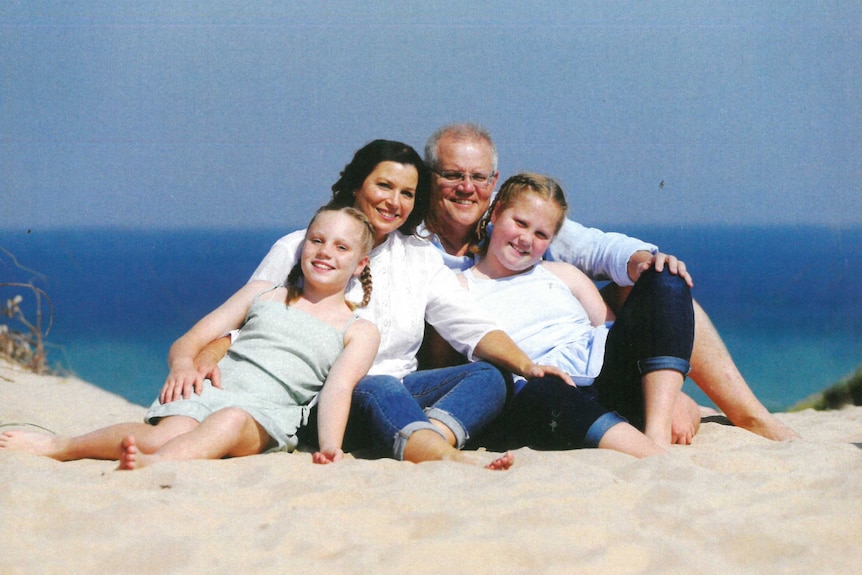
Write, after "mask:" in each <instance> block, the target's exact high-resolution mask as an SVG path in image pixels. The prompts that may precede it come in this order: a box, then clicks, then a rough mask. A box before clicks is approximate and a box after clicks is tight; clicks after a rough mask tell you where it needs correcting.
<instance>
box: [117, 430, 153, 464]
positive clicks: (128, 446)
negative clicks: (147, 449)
mask: <svg viewBox="0 0 862 575" xmlns="http://www.w3.org/2000/svg"><path fill="white" fill-rule="evenodd" d="M150 463H152V458H151V457H150V456H147V455H144V454H143V453H141V452H140V451H138V446H137V445H136V444H135V436H134V435H129V436H126V438H125V439H123V442H122V443H121V444H120V465H119V466H118V467H117V469H140V468H141V467H145V466H147V465H149V464H150Z"/></svg>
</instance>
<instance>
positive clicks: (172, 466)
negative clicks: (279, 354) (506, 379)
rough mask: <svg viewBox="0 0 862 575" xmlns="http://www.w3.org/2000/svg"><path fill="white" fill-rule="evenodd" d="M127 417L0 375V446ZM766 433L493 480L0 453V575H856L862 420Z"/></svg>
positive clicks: (95, 396) (382, 467) (602, 455)
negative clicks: (7, 432) (14, 431)
mask: <svg viewBox="0 0 862 575" xmlns="http://www.w3.org/2000/svg"><path fill="white" fill-rule="evenodd" d="M144 412H145V409H144V408H143V407H141V406H138V405H134V404H131V403H129V402H127V401H125V400H124V399H122V398H120V397H118V396H115V395H112V394H110V393H108V392H105V391H103V390H101V389H99V388H96V387H94V386H92V385H90V384H88V383H86V382H83V381H80V380H77V379H71V378H58V377H49V376H35V375H32V374H29V373H25V372H23V371H20V370H18V369H16V368H13V367H10V366H8V365H6V364H0V424H2V425H4V426H7V427H4V428H2V429H9V428H10V427H9V426H8V424H14V423H19V424H20V423H29V424H35V425H39V426H42V427H45V428H48V429H50V430H53V431H55V432H57V433H62V434H76V433H81V432H84V431H89V430H91V429H93V428H95V427H98V426H103V425H107V424H111V423H116V422H118V421H124V420H133V421H139V420H140V419H141V418H142V417H143V415H144ZM779 418H780V419H781V420H782V421H784V422H785V423H787V424H789V425H790V426H792V427H793V428H795V429H796V430H797V431H798V432H799V433H800V434H801V435H802V436H803V437H804V438H805V439H804V440H803V441H795V442H790V443H775V442H770V441H767V440H765V439H762V438H760V437H757V436H755V435H752V434H751V433H748V432H746V431H743V430H741V429H737V428H734V427H730V426H728V425H724V424H721V423H717V422H706V423H704V424H703V426H702V427H701V431H700V433H699V434H698V435H697V437H696V438H695V441H694V444H693V445H691V446H686V447H683V446H678V447H674V448H673V449H672V451H671V453H670V454H669V455H668V456H664V457H659V458H652V459H647V460H636V459H633V458H631V457H628V456H626V455H622V454H619V453H615V452H610V451H604V450H581V451H570V452H538V451H533V450H530V449H519V450H517V451H516V452H515V455H516V458H517V459H516V463H515V466H514V467H513V468H512V469H511V470H509V471H505V472H493V471H487V470H484V469H480V468H472V467H469V466H465V465H459V464H455V463H440V462H435V463H424V464H420V465H413V464H409V463H400V462H396V461H392V460H367V459H358V458H353V457H349V458H348V459H347V460H345V461H342V462H340V463H338V464H335V465H329V466H317V465H313V464H312V463H311V456H310V454H308V453H302V452H296V453H292V454H287V453H277V454H269V455H260V456H254V457H247V458H240V459H233V460H221V461H188V462H169V463H161V464H157V465H154V466H151V467H147V468H145V469H141V470H137V471H123V472H120V471H114V468H115V466H116V464H115V463H113V462H109V461H93V460H84V461H74V462H68V463H60V462H57V461H54V460H52V459H48V458H44V457H38V456H34V455H29V454H23V453H15V452H8V451H2V452H0V545H2V547H0V549H2V550H0V574H3V575H12V574H27V575H33V574H39V573H63V574H68V573H110V574H115V573H159V574H166V573H207V574H217V573H255V574H264V573H279V574H282V573H327V574H332V573H335V574H337V573H375V574H376V573H578V574H585V575H586V574H591V573H601V574H610V573H612V574H615V575H619V574H626V573H686V574H690V573H722V574H724V573H734V574H740V573H752V574H754V573H756V574H763V573H770V574H774V573H806V574H811V573H817V574H824V573H853V572H856V571H857V570H858V569H859V566H860V565H862V449H860V448H862V407H849V408H845V409H842V410H840V411H832V412H815V411H811V410H808V411H803V412H800V413H788V414H779ZM29 428H30V429H35V428H33V427H29Z"/></svg>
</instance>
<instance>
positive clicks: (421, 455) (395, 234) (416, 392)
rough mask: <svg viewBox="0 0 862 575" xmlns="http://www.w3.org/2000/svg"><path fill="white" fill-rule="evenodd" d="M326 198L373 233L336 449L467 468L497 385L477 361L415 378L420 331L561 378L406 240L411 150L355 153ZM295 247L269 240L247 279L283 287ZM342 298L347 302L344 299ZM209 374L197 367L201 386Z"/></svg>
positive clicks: (502, 391)
mask: <svg viewBox="0 0 862 575" xmlns="http://www.w3.org/2000/svg"><path fill="white" fill-rule="evenodd" d="M332 190H333V197H332V200H331V202H330V204H331V205H339V206H344V205H350V206H353V207H355V208H357V209H358V210H360V211H361V212H363V213H364V214H365V215H366V217H367V218H368V220H369V222H370V223H371V226H372V228H373V229H374V248H373V249H372V252H371V263H370V265H371V268H372V269H373V270H374V295H373V297H372V298H371V302H370V303H369V305H368V306H367V307H366V308H363V309H362V310H361V311H360V312H359V313H360V316H361V317H363V318H365V319H368V320H370V321H372V322H374V323H375V324H376V325H377V327H378V329H379V330H380V336H381V337H380V347H379V349H378V353H377V358H376V359H375V361H374V364H373V365H372V367H371V369H370V370H369V375H367V376H366V377H365V378H363V379H362V380H361V381H360V382H359V384H358V385H357V386H356V389H355V390H354V392H353V402H352V407H351V412H350V420H349V422H348V429H347V433H346V437H345V447H346V448H347V449H348V450H349V449H351V448H357V447H370V448H371V449H372V450H373V451H375V453H382V454H384V455H388V456H391V457H394V458H396V459H404V460H407V461H414V462H418V461H426V460H435V459H449V460H457V461H471V460H472V458H469V457H467V456H466V455H464V454H463V453H461V451H460V450H459V448H460V447H462V446H463V445H464V443H465V442H466V441H467V440H468V439H469V438H470V437H471V436H474V435H476V434H478V433H479V432H480V431H481V430H482V429H483V428H484V427H485V426H487V425H488V424H489V423H490V422H491V421H492V420H493V419H494V418H496V417H497V416H498V415H499V414H500V413H501V411H502V408H503V405H504V403H505V399H506V393H507V390H506V383H505V380H504V377H503V375H502V374H501V373H500V371H499V370H498V369H497V368H496V367H494V366H492V365H490V364H488V363H485V362H483V361H475V362H471V363H468V364H466V365H460V366H456V367H450V368H443V369H436V370H426V371H417V360H416V354H417V352H418V351H419V347H420V345H421V343H422V339H423V336H424V328H425V322H426V321H427V322H428V323H429V324H431V325H433V326H434V327H435V328H436V329H437V331H438V332H439V333H440V335H442V336H443V338H444V339H446V340H447V341H448V342H449V343H450V344H451V345H452V346H453V347H454V348H455V349H457V350H458V351H459V352H461V353H462V354H464V355H465V356H466V357H467V358H469V359H470V360H474V359H477V360H478V359H483V360H488V361H490V362H492V363H494V364H495V365H496V366H497V367H499V368H501V369H503V370H505V371H508V372H513V373H516V374H519V375H524V376H526V377H541V375H543V374H545V373H548V374H553V375H559V376H560V377H562V378H563V379H568V376H566V375H565V374H564V373H562V372H561V371H560V370H558V369H556V368H544V367H542V366H538V365H536V364H534V363H533V362H532V361H531V360H530V359H529V358H528V357H527V356H526V354H524V353H523V352H522V351H521V350H520V349H518V347H517V346H515V344H514V343H513V342H512V340H511V339H510V338H509V337H508V336H507V335H506V334H505V333H503V332H502V331H500V330H499V329H497V327H496V324H495V323H494V322H492V321H490V320H489V319H487V318H486V317H484V316H483V315H481V314H480V313H479V312H478V311H477V310H476V308H475V306H474V305H473V302H472V300H471V299H470V294H469V293H468V292H467V291H466V290H465V289H464V288H463V287H462V286H461V285H460V283H459V282H458V279H457V278H456V277H455V274H454V273H453V272H452V271H451V270H449V269H448V268H447V267H446V266H445V265H444V264H443V260H442V258H441V256H440V253H439V252H438V251H437V249H436V248H435V247H434V246H432V245H431V244H430V243H429V242H428V241H427V240H425V239H423V238H420V237H418V236H417V235H416V234H415V230H416V226H417V225H418V224H419V223H420V222H421V221H422V220H423V219H424V218H425V216H426V212H427V209H428V202H429V195H430V186H429V173H428V170H427V168H426V167H425V164H424V163H423V162H422V159H421V158H420V157H419V155H418V154H417V153H416V152H415V150H413V148H411V147H410V146H407V145H406V144H402V143H400V142H392V141H388V140H375V141H373V142H370V143H369V144H367V145H365V146H364V147H363V148H361V149H360V150H359V151H357V152H356V154H355V155H354V157H353V160H352V161H351V162H350V163H349V164H347V166H346V167H345V168H344V170H343V171H342V172H341V177H340V178H339V180H338V181H337V182H336V183H335V185H333V186H332ZM302 237H303V232H302V231H298V232H294V233H292V234H289V235H287V236H285V237H283V238H281V239H280V240H278V241H277V242H276V243H275V245H273V247H272V248H271V249H270V252H269V253H268V254H267V256H266V257H265V258H264V260H263V262H261V264H260V266H259V267H258V269H257V270H256V271H255V272H254V274H253V275H252V278H251V279H252V280H267V281H271V282H275V283H281V282H283V281H284V278H286V277H287V274H288V271H289V270H290V269H291V267H293V264H294V262H295V261H296V258H297V253H298V252H297V250H298V247H299V245H300V241H301V238H302ZM359 288H360V286H358V285H357V286H354V287H353V288H352V289H357V290H358V289H359ZM348 296H353V297H356V296H354V295H353V294H352V293H351V291H350V290H348ZM214 367H215V365H214V363H212V361H211V360H207V359H206V358H205V357H202V358H201V362H200V364H199V372H200V374H201V377H204V376H205V375H206V374H209V373H210V371H211V370H212V369H213V368H214ZM217 376H218V374H217V373H215V374H213V377H217ZM309 427H314V426H313V425H312V426H309ZM312 433H313V432H312ZM309 439H310V440H311V441H313V440H314V438H313V437H311V438H309ZM511 463H512V456H511V454H508V453H507V454H505V455H503V456H502V457H500V458H499V459H497V460H495V461H493V462H492V463H491V464H490V465H489V467H491V468H493V469H505V468H508V467H509V466H510V465H511Z"/></svg>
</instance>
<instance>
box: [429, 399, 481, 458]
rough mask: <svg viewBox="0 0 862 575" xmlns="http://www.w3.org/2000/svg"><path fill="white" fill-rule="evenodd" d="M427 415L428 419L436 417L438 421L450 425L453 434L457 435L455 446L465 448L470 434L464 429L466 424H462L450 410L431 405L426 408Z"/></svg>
mask: <svg viewBox="0 0 862 575" xmlns="http://www.w3.org/2000/svg"><path fill="white" fill-rule="evenodd" d="M425 417H427V418H428V419H436V420H437V421H439V422H440V423H442V424H443V425H445V426H446V427H448V428H449V429H450V430H451V431H452V434H453V435H454V436H455V447H457V448H458V449H463V448H464V444H465V443H467V440H468V439H470V434H469V433H467V430H466V429H464V426H463V425H461V422H460V421H458V420H457V419H455V418H454V417H453V416H452V414H451V413H449V412H448V411H443V410H442V409H438V408H436V407H429V408H428V409H426V410H425ZM438 431H439V430H438Z"/></svg>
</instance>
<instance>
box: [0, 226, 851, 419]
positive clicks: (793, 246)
mask: <svg viewBox="0 0 862 575" xmlns="http://www.w3.org/2000/svg"><path fill="white" fill-rule="evenodd" d="M287 229H292V228H287ZM619 231H623V232H625V233H628V234H630V235H634V236H636V237H641V238H645V239H649V240H651V241H653V242H655V243H657V244H658V245H659V246H661V247H662V249H663V250H664V251H666V252H669V253H674V254H677V255H679V256H680V257H681V258H682V259H684V260H685V261H686V262H687V263H688V266H689V269H690V270H691V271H692V274H693V276H694V278H695V283H696V285H695V291H694V294H695V297H696V298H697V299H698V301H699V302H700V303H701V305H703V307H704V308H705V309H706V310H707V312H708V313H709V314H710V316H711V317H712V318H713V321H714V322H715V324H716V326H717V327H718V328H719V332H720V333H721V334H722V336H723V338H724V340H725V343H726V344H727V346H728V349H729V350H730V352H731V354H732V355H733V357H734V359H735V360H736V362H737V364H738V366H739V367H740V369H741V371H742V373H743V374H744V375H745V376H746V378H747V380H748V382H749V384H750V385H751V386H752V388H753V389H754V390H755V393H756V394H757V395H758V397H760V398H761V400H762V401H763V402H764V404H765V405H766V406H767V407H768V408H770V409H772V410H781V409H785V408H786V407H788V406H790V405H793V404H794V403H796V402H797V401H799V400H801V399H803V398H805V397H807V396H808V395H810V394H812V393H815V392H817V391H820V390H822V389H823V388H824V387H826V386H828V385H831V384H832V383H834V382H835V381H837V380H838V379H840V378H841V377H842V376H844V375H846V374H848V373H850V372H852V371H853V370H854V369H855V368H856V366H857V365H859V364H860V363H862V266H860V265H859V255H858V254H860V253H862V229H850V230H848V229H828V228H721V227H686V228H653V229H648V230H647V229H624V230H619ZM283 233H284V231H283V230H254V231H252V230H246V231H233V232H208V231H190V232H158V231H154V232H139V231H117V230H100V231H92V230H89V231H84V230H70V231H63V232H39V231H32V232H29V233H28V232H21V233H9V232H4V234H3V238H2V239H0V247H3V248H5V249H7V250H9V251H10V252H12V253H13V254H15V256H16V257H17V259H18V261H19V262H20V263H21V264H22V265H24V266H26V267H27V268H30V269H31V270H35V271H37V272H39V273H40V274H42V275H40V276H34V274H32V273H26V272H22V271H21V270H19V269H16V268H15V267H14V266H13V265H12V263H11V261H10V260H9V258H8V257H7V256H5V255H2V254H0V282H3V281H27V280H29V279H31V278H34V277H35V281H36V283H37V285H39V286H40V287H42V288H43V289H45V290H46V292H47V293H48V294H49V296H50V297H51V300H52V302H53V306H54V327H53V329H52V331H51V333H50V334H49V336H48V342H49V344H50V345H51V347H50V354H49V360H50V361H51V362H52V363H56V362H60V363H62V364H63V365H64V366H65V367H66V368H68V369H70V370H71V371H73V372H74V373H75V374H77V375H78V376H80V377H81V378H83V379H85V380H87V381H90V382H92V383H94V384H96V385H99V386H101V387H103V388H105V389H108V390H110V391H113V392H115V393H118V394H120V395H122V396H124V397H126V398H128V399H130V400H132V401H134V402H136V403H140V404H149V403H150V401H152V399H153V398H154V397H155V396H156V394H157V393H158V390H159V389H160V388H161V384H162V382H163V381H164V378H165V376H166V375H167V371H168V370H167V363H166V358H167V350H168V347H169V346H170V344H171V343H172V342H173V340H174V339H176V338H177V337H179V336H180V335H182V333H183V332H184V331H185V330H187V329H188V328H189V327H191V326H192V325H193V324H194V322H195V321H197V320H198V319H199V318H200V317H202V316H203V315H204V314H205V313H207V312H208V311H210V310H211V309H213V308H214V307H215V306H217V305H218V304H219V303H221V302H222V301H224V299H226V298H227V297H228V296H229V295H230V294H231V293H233V291H235V290H236V289H237V288H238V287H239V286H240V285H242V283H243V282H245V281H246V280H247V279H248V277H249V276H250V274H251V273H252V271H253V270H254V268H255V267H256V265H257V263H258V262H259V261H260V259H261V258H263V256H264V255H265V253H266V251H267V250H268V249H269V246H270V245H271V244H272V243H273V242H274V241H275V240H276V239H278V237H280V236H281V235H282V234H283ZM0 290H2V291H0V297H3V298H7V297H10V296H11V295H13V293H19V292H20V293H22V295H25V297H29V294H28V293H26V292H22V291H21V290H16V291H14V292H13V291H10V288H0ZM686 390H687V391H689V392H690V393H692V395H694V396H695V397H696V399H698V401H700V402H702V403H706V404H708V403H709V402H708V400H707V399H706V398H705V396H703V395H702V394H700V393H699V391H698V390H697V389H696V388H695V387H694V386H693V385H692V384H691V382H688V383H687V384H686Z"/></svg>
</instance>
